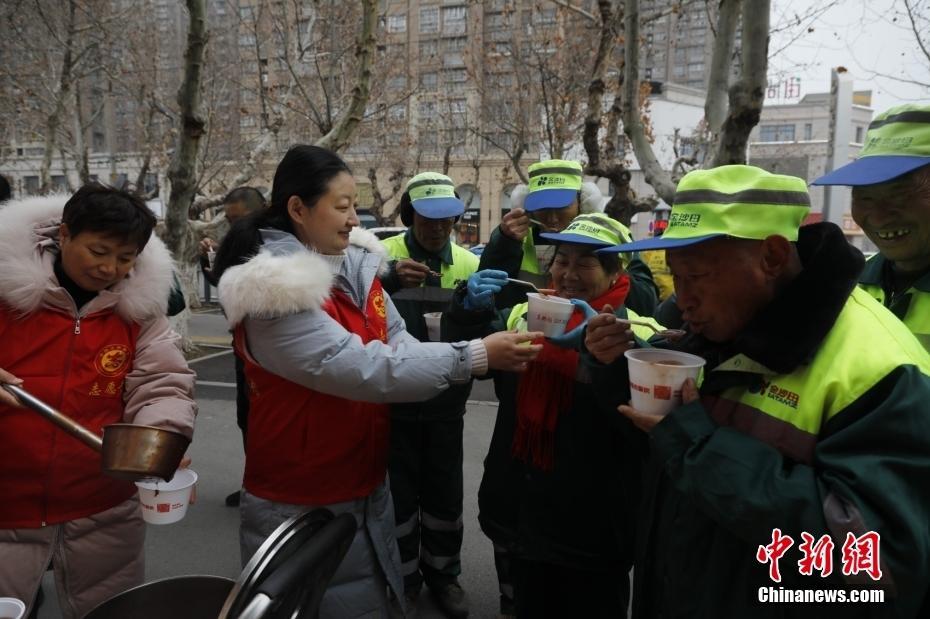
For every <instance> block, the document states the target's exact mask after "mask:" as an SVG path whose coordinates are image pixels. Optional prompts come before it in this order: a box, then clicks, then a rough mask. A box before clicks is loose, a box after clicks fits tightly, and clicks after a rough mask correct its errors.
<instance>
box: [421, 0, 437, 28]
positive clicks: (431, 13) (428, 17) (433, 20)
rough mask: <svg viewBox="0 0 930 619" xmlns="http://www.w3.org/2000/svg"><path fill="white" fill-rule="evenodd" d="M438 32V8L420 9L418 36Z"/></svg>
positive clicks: (427, 7)
mask: <svg viewBox="0 0 930 619" xmlns="http://www.w3.org/2000/svg"><path fill="white" fill-rule="evenodd" d="M431 32H439V7H438V6H426V7H423V8H421V9H420V34H428V33H431Z"/></svg>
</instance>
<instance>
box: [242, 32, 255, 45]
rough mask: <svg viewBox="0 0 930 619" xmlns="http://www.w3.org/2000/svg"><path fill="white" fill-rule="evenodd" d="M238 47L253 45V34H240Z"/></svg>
mask: <svg viewBox="0 0 930 619" xmlns="http://www.w3.org/2000/svg"><path fill="white" fill-rule="evenodd" d="M239 45H240V46H242V47H248V46H250V45H255V35H254V34H240V35H239Z"/></svg>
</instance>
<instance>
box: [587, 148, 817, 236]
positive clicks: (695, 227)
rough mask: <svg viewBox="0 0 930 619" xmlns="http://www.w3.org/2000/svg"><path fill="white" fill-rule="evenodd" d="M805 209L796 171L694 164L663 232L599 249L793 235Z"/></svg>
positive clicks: (807, 204) (806, 200) (802, 186)
mask: <svg viewBox="0 0 930 619" xmlns="http://www.w3.org/2000/svg"><path fill="white" fill-rule="evenodd" d="M809 209H810V195H809V194H808V193H807V184H806V183H805V182H804V181H803V180H802V179H800V178H797V177H795V176H783V175H781V174H771V173H769V172H766V171H765V170H762V169H760V168H755V167H752V166H745V165H728V166H721V167H719V168H713V169H710V170H694V171H693V172H689V173H688V174H686V175H685V176H684V178H682V179H681V181H680V182H679V183H678V190H677V191H676V192H675V203H674V205H673V206H672V213H671V215H670V216H669V222H668V228H667V229H666V230H665V233H664V234H663V235H662V236H660V237H655V238H649V239H643V240H641V241H636V242H633V243H624V244H622V245H616V246H614V247H608V248H606V249H602V250H599V251H602V252H629V251H641V250H647V249H673V248H675V247H684V246H686V245H693V244H695V243H700V242H702V241H707V240H710V239H713V238H717V237H722V236H728V237H734V238H740V239H764V238H766V237H768V236H771V235H773V234H778V235H781V236H783V237H785V238H787V239H788V240H789V241H796V240H798V228H800V227H801V222H802V221H803V220H804V216H805V215H807V212H808V210H809Z"/></svg>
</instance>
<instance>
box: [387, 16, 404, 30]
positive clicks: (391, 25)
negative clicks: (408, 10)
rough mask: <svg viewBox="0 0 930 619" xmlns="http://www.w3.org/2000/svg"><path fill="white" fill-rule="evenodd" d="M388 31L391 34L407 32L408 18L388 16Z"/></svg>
mask: <svg viewBox="0 0 930 619" xmlns="http://www.w3.org/2000/svg"><path fill="white" fill-rule="evenodd" d="M387 31H388V32H390V33H391V34H398V33H400V32H407V16H406V15H388V16H387Z"/></svg>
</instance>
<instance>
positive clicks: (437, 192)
mask: <svg viewBox="0 0 930 619" xmlns="http://www.w3.org/2000/svg"><path fill="white" fill-rule="evenodd" d="M404 191H406V192H407V193H408V194H409V195H410V204H411V205H412V206H413V210H415V211H416V212H417V213H419V214H420V215H422V216H423V217H426V218H427V219H446V218H447V217H458V216H459V215H461V214H462V213H464V212H465V204H463V203H462V201H461V200H459V199H458V198H456V197H455V183H453V182H452V179H451V178H449V177H448V176H446V175H445V174H439V173H438V172H422V173H421V174H417V175H416V176H414V177H413V178H411V179H410V180H409V181H407V186H406V188H405V189H404Z"/></svg>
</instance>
